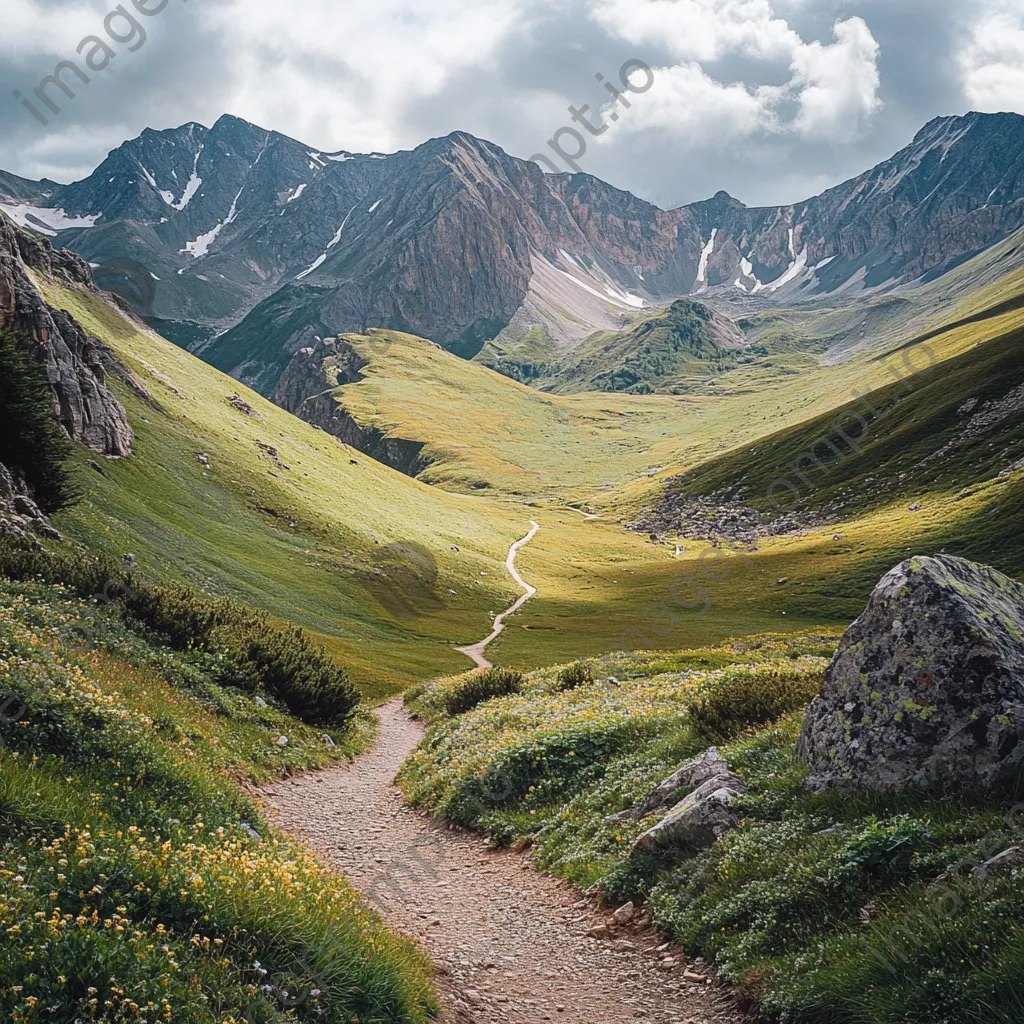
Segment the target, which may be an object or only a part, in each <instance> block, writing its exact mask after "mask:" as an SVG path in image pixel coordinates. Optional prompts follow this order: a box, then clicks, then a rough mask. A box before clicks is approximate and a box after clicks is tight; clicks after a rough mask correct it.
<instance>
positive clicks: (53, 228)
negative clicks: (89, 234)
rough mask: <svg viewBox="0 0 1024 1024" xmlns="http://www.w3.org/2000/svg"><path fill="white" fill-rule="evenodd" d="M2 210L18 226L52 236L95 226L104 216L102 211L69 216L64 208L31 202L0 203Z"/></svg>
mask: <svg viewBox="0 0 1024 1024" xmlns="http://www.w3.org/2000/svg"><path fill="white" fill-rule="evenodd" d="M0 210H3V211H4V213H6V214H7V216H8V217H10V218H11V220H13V221H14V223H15V224H17V225H18V227H21V228H28V229H29V230H30V231H38V232H39V233H40V234H43V235H49V236H50V237H53V236H54V235H56V234H57V232H58V231H70V230H71V229H73V228H91V227H95V226H96V221H98V220H99V219H100V217H101V216H103V215H102V214H100V213H97V214H94V215H90V216H88V217H75V216H69V215H68V214H67V213H65V212H64V210H63V209H56V210H50V209H47V208H46V207H43V206H32V205H31V204H30V203H15V204H9V203H0Z"/></svg>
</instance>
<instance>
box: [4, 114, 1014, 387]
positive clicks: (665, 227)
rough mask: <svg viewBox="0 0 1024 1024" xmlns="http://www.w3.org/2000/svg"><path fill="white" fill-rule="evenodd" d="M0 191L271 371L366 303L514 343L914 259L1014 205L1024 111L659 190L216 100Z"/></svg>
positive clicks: (514, 349)
mask: <svg viewBox="0 0 1024 1024" xmlns="http://www.w3.org/2000/svg"><path fill="white" fill-rule="evenodd" d="M0 210H3V211H4V212H5V213H6V214H7V215H8V216H10V217H12V218H13V219H14V220H15V221H16V222H17V223H19V224H20V225H21V226H22V227H27V228H31V229H33V230H35V231H37V232H39V233H42V234H44V235H47V236H49V237H50V238H51V239H53V240H54V241H55V243H56V244H58V245H60V246H63V247H66V248H70V249H72V250H74V251H75V252H77V253H79V254H80V255H81V256H83V257H84V258H85V259H86V260H88V261H89V262H90V263H91V264H92V265H93V268H94V274H95V276H96V279H97V283H98V284H100V285H101V286H102V287H104V288H108V289H110V290H113V291H115V292H118V293H120V294H121V295H122V296H124V297H125V298H127V299H128V300H129V301H130V302H132V304H133V305H134V307H135V309H136V311H137V312H138V313H139V314H140V315H142V316H143V317H144V318H145V319H146V320H147V322H149V323H150V324H151V325H152V326H154V327H155V328H157V329H158V330H160V331H161V333H163V334H165V335H166V336H167V337H169V338H171V339H172V340H174V341H175V342H177V343H178V344H179V345H182V346H184V347H187V348H189V349H191V350H192V351H194V352H196V353H198V354H200V355H202V357H203V358H204V359H206V360H207V361H208V362H210V363H212V364H213V365H214V366H216V367H218V368H220V369H223V370H226V371H228V372H230V373H231V374H232V375H234V376H235V377H237V378H238V379H240V380H242V381H243V382H245V383H247V384H249V385H251V386H253V387H255V388H256V389H258V390H260V391H262V392H264V393H267V394H269V393H272V392H273V391H274V389H275V387H276V386H277V385H278V382H279V381H280V378H281V376H282V373H283V372H284V370H285V369H286V367H287V366H288V364H289V362H290V361H291V359H292V358H293V356H294V355H295V354H296V353H297V352H298V351H300V350H302V349H305V348H308V347H310V346H312V345H314V344H315V343H316V342H317V340H318V339H320V338H325V337H331V336H333V335H336V334H339V333H343V332H347V331H361V332H365V330H366V328H367V327H370V326H380V327H387V328H391V329H396V330H402V331H407V332H410V333H414V334H417V335H421V336H424V337H429V338H430V339H432V340H433V341H435V342H437V343H439V344H441V345H442V346H444V347H445V348H448V349H449V350H451V351H452V352H455V353H456V354H459V355H462V356H465V357H467V358H473V357H480V356H481V353H482V350H484V346H485V345H487V344H488V343H494V345H497V346H498V347H499V349H500V351H501V352H502V353H503V362H505V363H511V364H515V363H516V362H517V360H518V359H519V354H525V355H524V356H523V358H529V359H530V360H537V359H540V360H542V361H543V360H545V359H547V360H555V359H557V358H559V357H560V356H564V355H565V354H566V353H570V352H572V351H573V350H574V349H575V348H577V347H578V346H580V345H581V344H582V343H584V342H585V341H586V339H588V338H590V337H591V336H592V335H594V334H595V332H598V331H620V330H623V329H627V328H633V327H635V326H636V325H637V324H638V323H640V322H641V321H642V320H643V319H644V318H645V317H648V316H650V314H651V313H652V312H659V311H661V310H662V309H663V308H664V307H667V306H668V305H669V304H670V303H671V302H673V301H674V300H677V299H680V298H684V297H688V296H699V297H700V298H701V299H702V301H706V302H710V303H712V304H715V303H718V304H719V305H720V304H721V303H723V302H725V301H726V300H729V302H730V304H731V305H735V304H736V303H739V304H740V305H739V308H740V311H741V312H742V313H746V312H750V311H757V310H763V309H765V308H770V307H772V306H773V305H776V304H780V303H784V304H788V305H792V304H794V303H798V302H804V301H808V300H822V299H824V300H829V299H832V298H835V297H842V298H844V299H845V298H846V297H855V296H858V295H863V294H865V293H877V292H885V291H892V290H895V289H899V288H902V287H904V286H906V285H908V284H911V283H917V284H920V283H921V282H922V281H924V282H927V281H929V280H932V279H935V278H937V277H939V276H941V275H942V274H943V273H945V272H947V271H949V270H950V269H952V268H954V267H956V266H957V265H959V264H960V263H962V262H964V261H966V260H967V259H969V258H970V257H971V256H973V255H975V254H977V253H979V252H981V251H983V250H985V249H987V248H989V247H991V246H992V245H994V244H996V243H998V242H1000V241H1002V240H1004V239H1006V238H1007V237H1008V236H1010V235H1011V234H1012V233H1013V232H1014V231H1016V230H1018V229H1019V228H1021V227H1022V226H1024V117H1021V116H1019V115H1016V114H977V113H972V114H968V115H966V116H963V117H942V118H938V119H936V120H934V121H932V122H930V123H929V124H928V125H926V126H925V127H924V128H923V129H922V130H921V131H920V132H919V133H918V134H917V136H916V137H915V138H914V140H913V142H912V143H911V144H910V145H909V146H908V147H906V148H905V149H903V150H901V151H900V152H899V153H897V154H896V155H895V156H894V157H892V158H891V159H890V160H887V161H885V162H884V163H882V164H880V165H878V166H877V167H875V168H873V169H871V170H869V171H867V172H866V173H864V174H862V175H860V176H858V177H856V178H853V179H851V180H850V181H848V182H845V183H843V184H841V185H839V186H837V187H835V188H832V189H830V190H828V191H827V192H824V193H823V194H822V195H820V196H816V197H813V198H810V199H808V200H806V201H805V202H800V203H796V204H794V205H788V206H778V207H769V208H758V209H752V208H748V207H746V206H744V205H743V204H742V203H741V202H739V201H738V200H736V199H734V198H732V197H731V196H729V195H728V194H727V193H725V192H720V193H718V195H716V196H715V197H714V198H712V199H709V200H707V201H704V202H698V203H693V204H690V205H687V206H682V207H679V208H677V209H674V210H669V211H666V210H661V209H659V208H658V207H656V206H654V205H652V204H650V203H648V202H645V201H644V200H642V199H639V198H637V197H635V196H633V195H631V194H629V193H628V192H624V191H622V190H620V189H616V188H614V187H613V186H611V185H608V184H606V183H605V182H602V181H600V180H599V179H597V178H594V177H592V176H590V175H588V174H548V173H544V172H542V171H541V169H540V168H539V167H538V166H537V165H536V164H533V163H529V162H527V161H524V160H521V159H518V158H516V157H513V156H510V155H509V154H507V153H505V152H504V151H503V150H502V149H501V148H499V147H498V146H496V145H494V144H492V143H489V142H486V141H482V140H480V139H477V138H474V137H473V136H471V135H468V134H466V133H464V132H456V133H454V134H452V135H450V136H448V137H446V138H440V139H434V140H431V141H429V142H427V143H424V144H423V145H421V146H419V147H417V148H416V149H414V150H411V151H408V152H400V153H396V154H390V155H389V154H383V153H371V154H355V153H348V152H337V153H324V152H322V151H320V150H317V149H315V148H313V147H310V146H307V145H305V144H303V143H300V142H298V141H296V140H294V139H290V138H288V137H286V136H284V135H281V134H279V133H277V132H272V131H267V130H265V129H263V128H259V127H257V126H255V125H252V124H249V123H248V122H246V121H243V120H240V119H238V118H235V117H230V116H225V117H222V118H221V119H220V120H218V121H217V122H216V124H214V126H213V127H212V128H205V127H203V126H202V125H199V124H195V123H191V124H187V125H184V126H182V127H180V128H175V129H171V130H166V131H154V130H150V129H147V130H146V131H144V132H143V133H142V134H141V135H140V136H139V137H138V138H136V139H132V140H130V141H128V142H125V143H124V144H123V145H121V146H120V147H118V148H117V149H116V150H114V151H113V152H112V153H110V155H109V156H108V157H107V159H106V160H104V161H103V163H102V164H101V165H100V166H99V167H98V168H97V169H96V170H95V171H94V172H93V173H92V174H91V175H90V176H89V177H87V178H85V179H84V180H82V181H78V182H75V183H73V184H70V185H60V184H58V183H56V182H52V181H47V180H43V181H39V182H33V181H28V180H26V179H23V178H18V177H16V176H14V175H11V174H8V173H5V172H0ZM485 354H486V353H485Z"/></svg>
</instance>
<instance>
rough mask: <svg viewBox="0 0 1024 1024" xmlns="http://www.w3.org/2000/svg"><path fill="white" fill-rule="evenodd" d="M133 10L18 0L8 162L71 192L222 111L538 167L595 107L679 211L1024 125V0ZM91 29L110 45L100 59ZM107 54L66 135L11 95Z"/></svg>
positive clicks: (608, 162) (180, 2)
mask: <svg viewBox="0 0 1024 1024" xmlns="http://www.w3.org/2000/svg"><path fill="white" fill-rule="evenodd" d="M135 3H136V4H137V5H138V6H140V7H143V8H146V9H147V10H149V11H150V12H152V13H151V14H150V15H148V16H144V15H142V14H140V13H139V12H138V11H137V10H135V8H134V7H133V6H132V0H124V5H125V6H124V7H123V8H121V10H123V11H127V12H130V13H131V14H132V15H133V16H134V18H135V19H136V21H137V22H138V24H139V26H141V29H142V31H144V32H145V41H144V42H142V41H141V36H140V35H139V34H138V29H136V28H135V27H133V26H132V25H131V24H130V23H129V22H128V20H127V18H126V17H124V16H123V15H115V16H114V17H113V18H108V16H109V15H110V13H111V12H112V11H114V9H115V4H114V2H113V0H4V14H5V18H4V31H3V34H2V36H0V55H2V59H0V85H3V86H6V89H3V90H0V95H2V96H3V100H2V101H0V140H2V143H0V168H2V169H4V170H8V171H12V172H14V173H16V174H21V175H23V176H25V177H30V178H38V177H43V176H46V177H50V178H53V179H55V180H58V181H70V180H73V179H75V178H79V177H83V176H85V175H86V174H88V173H89V172H90V171H91V170H92V169H93V168H94V167H95V166H96V164H98V163H99V162H100V160H101V159H102V158H103V156H104V155H105V154H106V153H107V151H109V150H110V149H112V148H113V147H115V146H117V145H118V144H119V143H120V142H122V141H123V140H124V139H126V138H129V137H133V136H135V135H137V134H138V133H139V132H141V131H142V129H143V128H146V127H153V128H165V127H171V126H175V125H179V124H182V123H185V122H187V121H199V122H201V123H203V124H207V125H209V124H212V123H213V121H215V120H216V119H217V117H219V116H220V115H221V114H223V113H232V114H235V115H237V116H239V117H244V118H246V119H248V120H250V121H253V122H255V123H257V124H260V125H262V126H263V127H266V128H273V129H276V130H277V131H280V132H283V133H285V134H288V135H291V136H294V137H296V138H298V139H300V140H302V141H303V142H306V143H308V144H310V145H311V146H315V147H316V148H318V149H321V150H323V151H325V152H333V151H336V150H340V149H348V150H352V151H357V152H370V151H374V150H377V151H384V152H390V151H394V150H397V149H408V148H412V147H414V146H416V145H418V144H419V143H421V142H423V141H424V140H426V139H428V138H431V137H434V136H438V135H446V134H448V133H449V132H451V131H455V130H457V129H461V130H465V131H469V132H472V133H473V134H475V135H479V136H481V137H483V138H487V139H490V140H492V141H494V142H497V143H498V144H499V145H501V146H503V147H504V148H505V149H507V150H508V151H509V152H511V153H514V154H516V155H518V156H523V157H530V156H532V155H533V154H534V153H537V152H548V153H550V148H549V146H548V140H549V139H551V138H553V137H554V136H555V134H556V132H558V130H559V129H560V128H562V127H563V126H572V121H571V119H570V115H569V113H568V109H567V108H568V107H569V106H570V105H573V106H575V107H576V108H577V109H579V108H581V107H582V106H583V104H587V105H588V106H589V108H590V110H589V112H588V113H587V115H586V116H587V117H588V118H590V119H591V123H592V124H594V125H595V127H599V125H600V123H601V122H602V119H606V120H604V121H603V123H604V124H606V125H608V130H607V131H604V132H603V134H601V135H600V136H598V137H591V136H589V134H587V133H586V131H585V130H584V129H583V128H582V125H579V126H578V127H579V130H580V131H583V133H584V135H586V137H587V150H586V153H585V154H584V155H583V156H582V157H581V158H580V159H579V161H578V163H579V166H580V167H581V169H583V170H585V171H588V172H590V173H592V174H596V175H598V176H600V177H602V178H605V179H606V180H608V181H610V182H612V183H613V184H615V185H618V186H619V187H621V188H626V189H629V190H630V191H632V192H634V193H636V194H637V195H640V196H643V197H644V198H646V199H650V200H652V201H654V202H657V203H659V204H661V205H662V206H666V207H669V206H677V205H680V204H682V203H685V202H690V201H692V200H696V199H703V198H707V197H708V196H710V195H712V194H713V193H715V192H716V191H718V190H719V189H723V188H724V189H726V190H727V191H729V192H730V193H731V194H732V195H734V196H736V197H738V198H740V199H742V200H743V201H744V202H747V203H749V204H762V203H763V204H775V203H782V202H795V201H797V200H799V199H801V198H805V197H807V196H810V195H813V194H815V193H817V192H820V191H821V190H822V189H824V188H826V187H828V186H830V185H833V184H836V183H838V182H839V181H842V180H844V179H845V178H847V177H849V176H851V175H853V174H856V173H858V172H860V171H861V170H864V169H865V168H866V167H869V166H871V165H872V164H874V163H877V162H878V161H879V160H882V159H884V158H885V157H887V156H890V155H891V154H892V153H893V152H895V151H896V150H897V149H899V148H900V147H901V146H903V145H905V144H906V143H907V142H909V141H910V139H911V138H912V137H913V135H914V134H915V132H916V131H917V130H918V129H919V128H920V127H921V126H922V125H923V124H924V123H925V122H927V121H928V120H930V119H931V118H933V117H935V116H937V115H940V114H959V113H964V112H966V111H968V110H972V109H973V110H985V111H997V110H1017V111H1019V112H1021V113H1024V0H373V3H365V4H364V3H353V2H350V0H291V2H290V3H286V4H285V3H281V2H280V0H135ZM161 4H163V5H165V6H163V8H162V9H160V8H161ZM105 23H106V26H107V27H106V28H105ZM108 29H109V31H108ZM89 36H96V37H99V39H101V40H103V42H104V44H105V45H106V46H107V47H109V51H107V50H103V49H100V48H99V46H98V43H97V42H95V41H93V42H89V43H87V44H86V45H85V46H84V47H82V49H81V53H82V56H79V55H78V51H79V47H80V46H81V44H82V43H83V41H84V40H85V39H86V37H89ZM114 37H119V38H120V40H122V41H116V40H115V38H114ZM85 57H91V59H92V61H93V64H94V66H98V65H101V64H103V63H106V67H104V68H103V69H102V70H99V71H91V70H89V71H88V72H87V73H88V77H89V79H90V80H89V82H88V84H83V83H81V82H79V81H78V80H77V79H75V78H74V75H73V73H71V72H66V73H65V79H66V80H67V81H68V82H69V84H71V85H72V87H73V89H74V91H75V93H76V97H75V99H74V100H64V98H63V97H61V104H60V105H61V107H62V110H61V113H60V114H59V115H58V116H55V117H53V118H52V120H51V123H50V124H49V126H46V127H44V126H43V125H41V124H40V123H39V122H38V121H36V120H35V119H33V117H32V116H31V115H30V114H29V113H28V112H27V111H26V110H25V109H24V108H23V107H22V106H21V105H20V104H19V102H18V100H17V99H16V98H15V97H14V96H13V95H12V93H13V91H14V90H20V92H21V93H22V94H24V95H26V96H30V97H31V94H32V91H33V89H34V88H35V87H36V86H37V85H38V84H39V81H40V79H41V78H43V77H44V76H46V75H48V74H50V73H52V71H53V69H54V66H55V65H56V64H57V62H58V61H61V60H66V59H75V60H77V61H78V62H79V64H80V65H82V67H83V68H84V58H85ZM111 58H112V59H111ZM630 60H638V61H643V62H645V63H646V64H647V65H649V66H650V67H651V68H652V69H653V79H654V80H653V84H652V85H651V86H650V88H649V89H647V90H646V91H645V92H643V93H642V94H640V93H636V94H632V95H629V96H628V97H627V101H628V102H629V103H630V104H631V105H630V106H629V107H628V108H627V107H625V106H623V105H618V106H617V105H616V100H615V99H614V98H613V97H612V96H611V95H610V94H609V93H608V92H606V91H605V85H606V84H610V83H617V82H618V81H619V79H620V69H621V68H622V66H623V65H624V63H625V62H627V61H630ZM598 74H601V75H603V76H604V84H602V83H599V82H598V80H597V78H596V76H597V75H598ZM644 81H645V79H644V76H643V74H642V73H641V74H639V75H636V74H634V76H633V79H632V84H634V85H637V86H639V85H641V84H643V83H644ZM620 88H621V86H620ZM51 92H52V89H51ZM613 112H615V113H617V114H618V115H619V116H618V118H617V119H616V120H614V122H613V120H612V119H611V114H612V113H613ZM559 138H560V141H561V142H562V145H563V148H564V149H565V150H566V151H567V152H570V153H572V152H573V147H574V146H575V145H576V143H575V141H574V140H573V139H572V137H571V136H570V135H568V134H567V133H562V134H561V135H560V136H559Z"/></svg>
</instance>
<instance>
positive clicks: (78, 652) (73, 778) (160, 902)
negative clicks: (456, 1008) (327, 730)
mask: <svg viewBox="0 0 1024 1024" xmlns="http://www.w3.org/2000/svg"><path fill="white" fill-rule="evenodd" d="M83 621H88V622H89V628H90V633H91V642H90V644H89V645H88V646H86V645H85V644H83V643H82V641H81V636H80V631H81V624H82V622H83ZM0 666H2V670H0V674H2V677H3V688H2V693H0V702H2V708H3V713H2V714H0V741H2V742H0V928H2V929H3V932H4V936H5V940H4V943H3V945H2V946H0V978H2V979H3V984H2V985H0V1013H2V1014H3V1016H4V1018H5V1019H7V1020H11V1021H16V1022H22V1024H27V1022H29V1021H37V1020H57V1021H79V1020H82V1021H84V1020H95V1021H99V1020H103V1021H151V1022H152V1021H161V1022H162V1021H167V1022H171V1021H173V1022H175V1024H241V1022H242V1021H243V1020H244V1021H250V1022H255V1021H263V1022H268V1024H269V1022H270V1021H272V1020H281V1019H284V1013H285V1012H286V1011H287V1019H288V1020H293V1021H310V1022H311V1021H332V1022H335V1024H355V1022H356V1021H366V1022H369V1021H377V1022H379V1024H384V1022H393V1024H422V1022H424V1021H426V1020H427V1019H428V1018H429V1017H430V1016H431V1015H432V1014H433V1013H434V1012H435V1011H436V1001H435V998H434V995H433V993H432V991H431V982H430V973H431V972H430V966H429V962H428V961H427V959H426V957H425V956H424V955H423V954H422V952H421V951H420V950H418V949H417V948H416V947H415V946H414V945H413V944H412V943H411V942H409V941H408V940H405V939H400V938H397V937H395V936H393V935H390V934H389V933H387V932H386V931H385V930H384V928H383V927H382V926H381V924H380V922H379V920H378V919H377V918H376V915H375V914H373V913H372V912H371V911H370V910H369V909H368V908H367V907H366V906H365V905H364V904H363V902H362V901H361V899H360V898H359V897H358V896H357V895H356V893H355V892H354V890H353V889H351V887H350V886H349V885H348V884H347V883H346V882H345V881H344V880H343V879H342V878H340V877H339V876H337V875H335V874H332V873H331V872H329V871H327V870H326V869H324V868H323V867H322V866H320V865H319V864H318V863H317V862H316V861H315V859H314V858H313V857H312V856H311V855H310V854H309V853H308V852H307V851H306V850H304V849H302V848H301V847H299V846H298V845H297V844H292V843H291V842H289V841H287V840H285V839H284V838H283V837H280V836H278V835H276V834H275V833H274V832H273V831H272V830H271V829H270V828H269V827H268V826H267V825H266V824H265V823H264V822H263V821H262V820H261V812H260V810H259V808H258V806H257V805H256V803H255V802H254V801H252V800H251V799H249V798H248V797H247V796H245V795H244V794H243V792H242V791H241V790H240V789H239V788H238V786H237V785H235V783H234V781H232V780H233V779H267V778H274V777H277V776H280V775H282V774H286V773H290V772H292V771H297V770H304V769H311V768H317V767H321V766H324V765H327V764H330V763H331V762H332V761H336V760H338V759H339V758H341V757H342V756H344V754H345V753H350V752H351V751H352V750H353V749H355V747H356V746H357V745H358V742H359V739H360V736H359V735H358V734H351V733H349V734H338V733H335V734H334V737H335V740H336V741H337V746H335V747H333V748H332V747H328V746H327V745H326V744H325V743H324V742H323V739H322V733H323V730H322V729H319V730H314V729H311V728H309V727H307V726H304V725H302V724H301V723H300V722H298V721H296V720H295V719H293V718H291V717H289V716H288V715H287V714H285V713H284V712H283V711H282V710H281V709H279V708H277V707H275V706H273V705H272V704H271V705H267V704H263V705H260V704H259V703H257V702H256V701H255V700H254V699H253V698H252V697H250V696H247V695H245V694H243V693H241V692H239V691H237V690H233V689H227V688H224V687H222V686H218V685H216V684H215V683H214V682H213V681H212V680H211V678H210V676H209V675H208V673H207V672H206V671H205V670H204V668H203V665H202V663H201V662H199V661H197V660H196V659H195V658H193V657H192V656H191V655H189V654H183V653H177V652H174V651H172V650H170V649H168V648H166V647H164V646H162V645H161V644H159V643H158V642H157V641H155V640H154V639H153V638H152V636H151V635H144V634H143V633H142V631H141V630H138V629H137V628H134V627H132V626H130V625H129V624H128V623H127V622H125V621H122V620H121V619H120V618H118V617H117V616H116V615H115V614H113V612H112V611H110V610H102V609H97V608H95V607H94V606H93V605H92V604H91V603H87V602H82V601H80V600H77V599H74V598H72V597H71V596H70V595H69V594H68V593H67V592H66V591H62V590H61V589H60V588H55V589H46V588H42V587H37V586H17V585H13V584H7V583H4V584H3V586H2V587H0ZM366 728H367V727H366V725H365V724H364V726H363V729H364V735H363V737H362V738H363V739H365V731H366ZM282 736H285V737H287V739H288V743H287V745H282V744H281V743H280V742H279V740H280V737H282ZM264 986H272V988H269V987H268V988H267V989H266V990H265V989H264ZM286 991H288V992H290V996H289V997H288V998H287V999H286V998H285V997H284V995H283V993H284V992H286ZM289 1007H290V1009H289Z"/></svg>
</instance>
